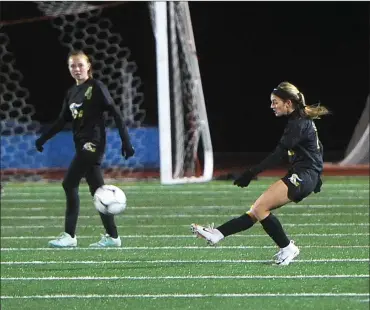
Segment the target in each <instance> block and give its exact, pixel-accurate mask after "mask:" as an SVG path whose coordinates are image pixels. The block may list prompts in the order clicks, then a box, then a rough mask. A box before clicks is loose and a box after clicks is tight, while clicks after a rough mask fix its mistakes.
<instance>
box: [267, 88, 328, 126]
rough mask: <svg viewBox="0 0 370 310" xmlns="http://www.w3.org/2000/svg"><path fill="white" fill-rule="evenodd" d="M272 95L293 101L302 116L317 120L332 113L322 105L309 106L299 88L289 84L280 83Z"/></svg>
mask: <svg viewBox="0 0 370 310" xmlns="http://www.w3.org/2000/svg"><path fill="white" fill-rule="evenodd" d="M272 93H273V94H275V95H276V96H278V97H280V98H281V99H283V100H291V101H292V102H293V105H294V106H295V109H298V110H299V113H300V114H301V115H302V116H306V117H309V118H311V119H317V118H320V117H321V116H323V115H326V114H330V111H329V110H328V109H327V108H326V107H324V106H322V105H320V103H319V104H316V105H307V104H306V100H305V98H304V95H303V94H302V93H301V92H300V91H299V90H298V88H297V87H295V86H294V85H293V84H291V83H289V82H282V83H280V84H279V85H278V86H277V87H276V88H275V89H274V90H273V92H272Z"/></svg>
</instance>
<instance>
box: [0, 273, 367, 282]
mask: <svg viewBox="0 0 370 310" xmlns="http://www.w3.org/2000/svg"><path fill="white" fill-rule="evenodd" d="M347 278H349V279H351V278H369V275H368V274H334V275H330V274H329V275H320V274H318V275H299V276H298V275H295V276H269V275H267V276H265V275H252V276H236V275H231V276H158V277H149V276H148V277H135V276H126V277H117V276H111V277H17V278H14V277H4V278H1V279H0V280H1V281H90V280H96V281H104V280H108V281H109V280H139V281H140V280H203V279H206V280H211V279H215V280H218V279H220V280H229V279H232V280H233V279H347Z"/></svg>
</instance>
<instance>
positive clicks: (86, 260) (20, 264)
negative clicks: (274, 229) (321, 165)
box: [1, 177, 369, 310]
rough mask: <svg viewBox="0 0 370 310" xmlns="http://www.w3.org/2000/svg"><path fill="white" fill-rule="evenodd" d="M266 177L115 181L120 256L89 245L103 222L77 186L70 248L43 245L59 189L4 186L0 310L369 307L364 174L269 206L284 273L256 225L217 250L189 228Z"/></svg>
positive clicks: (243, 202)
mask: <svg viewBox="0 0 370 310" xmlns="http://www.w3.org/2000/svg"><path fill="white" fill-rule="evenodd" d="M274 180H275V179H271V178H265V179H261V180H259V181H257V182H253V183H252V184H251V185H250V186H249V187H248V188H247V189H240V188H238V187H235V186H232V185H231V182H221V181H214V182H211V183H208V184H196V185H194V184H193V185H175V186H161V185H159V183H157V182H143V183H126V184H115V185H118V186H120V187H121V188H123V189H124V191H125V192H126V195H127V198H128V207H127V209H126V211H125V213H124V214H123V215H120V216H118V217H117V219H116V222H117V225H118V228H119V233H120V235H121V238H122V241H123V247H122V248H119V249H105V250H104V249H89V248H88V245H89V244H90V243H92V242H95V241H97V240H98V239H99V238H100V233H103V231H102V225H101V223H100V218H99V216H98V215H97V214H96V212H95V209H94V208H93V206H92V201H91V197H90V196H89V193H88V190H87V187H86V185H84V184H83V185H81V190H80V194H81V196H80V197H81V212H80V218H79V222H78V227H77V236H78V242H79V244H78V248H76V249H49V248H47V246H46V245H47V241H48V240H49V239H52V238H53V237H55V236H57V235H59V233H60V232H62V231H63V225H64V205H65V202H64V192H63V189H62V187H61V185H60V184H59V183H55V184H54V183H50V184H43V183H27V184H16V183H14V184H12V183H8V184H7V185H6V188H5V196H3V197H2V201H1V309H2V310H10V309H17V310H21V309H22V310H24V309H32V310H33V309H34V310H39V309H40V310H41V309H63V310H67V309H83V310H84V309H92V310H95V309H99V310H102V309H109V310H116V309H117V310H118V309H140V310H146V309H197V310H201V309H207V310H210V309H212V310H215V309H230V310H234V309H261V310H264V309H266V310H268V309H274V310H277V309H284V310H289V309H299V310H302V309H315V310H321V309H325V310H328V309H338V310H340V309H355V310H360V309H369V178H367V177H363V178H360V177H352V178H335V177H332V178H326V179H325V181H324V186H323V191H322V192H321V193H319V194H317V195H312V196H310V197H309V198H307V199H306V200H304V201H302V202H301V203H299V204H289V205H287V206H285V207H284V208H282V209H280V210H277V211H276V212H275V214H277V215H278V216H279V218H280V220H281V222H282V224H283V225H284V227H285V229H286V231H287V232H288V234H289V235H290V236H291V237H292V238H293V239H294V240H295V242H296V244H297V245H298V246H299V247H300V250H301V254H300V256H299V257H298V258H297V259H296V260H295V261H294V262H293V263H292V264H290V265H289V266H286V267H277V266H274V265H272V256H273V255H274V254H275V253H276V251H277V248H276V246H275V245H274V244H273V243H272V241H271V240H270V239H269V238H268V237H267V236H266V235H265V233H264V231H263V230H262V228H261V226H260V224H256V225H255V226H254V227H253V228H252V229H250V230H249V231H247V232H243V233H240V234H238V235H234V236H230V237H228V238H227V239H225V240H223V241H222V242H221V243H220V245H219V246H217V247H216V248H214V247H209V246H206V244H205V242H204V240H201V239H196V238H194V237H193V236H192V235H191V234H190V230H189V224H190V223H192V222H196V223H201V224H207V223H212V222H214V223H215V224H216V225H218V224H221V223H223V222H225V221H227V220H228V219H230V218H232V217H234V216H239V215H240V214H242V213H243V212H244V211H246V210H247V209H249V207H250V205H251V204H252V203H253V201H254V200H255V199H256V198H257V197H258V195H259V194H260V193H261V192H262V191H263V190H264V189H265V188H266V187H267V186H268V185H269V184H271V183H272V182H273V181H274Z"/></svg>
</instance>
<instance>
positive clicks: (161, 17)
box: [154, 2, 213, 184]
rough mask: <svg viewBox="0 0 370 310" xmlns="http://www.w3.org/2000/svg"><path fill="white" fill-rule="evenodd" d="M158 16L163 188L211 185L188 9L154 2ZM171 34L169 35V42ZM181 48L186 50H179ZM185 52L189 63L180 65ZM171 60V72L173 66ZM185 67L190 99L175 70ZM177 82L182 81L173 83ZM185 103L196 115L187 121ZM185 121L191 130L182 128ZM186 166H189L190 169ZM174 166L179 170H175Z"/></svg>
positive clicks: (184, 4) (209, 147)
mask: <svg viewBox="0 0 370 310" xmlns="http://www.w3.org/2000/svg"><path fill="white" fill-rule="evenodd" d="M154 16H155V26H154V29H155V38H156V53H157V85H158V88H157V89H158V92H157V94H158V114H159V140H160V171H161V182H162V184H177V183H187V182H207V181H210V180H211V179H212V175H213V151H212V143H211V138H210V131H209V125H208V120H207V113H206V109H205V101H204V95H203V89H202V83H201V78H200V72H199V65H198V60H197V55H196V49H195V41H194V34H193V29H192V24H191V19H190V11H189V6H188V3H187V2H176V3H175V2H155V3H154ZM168 17H169V18H168ZM168 34H170V40H169V39H168ZM178 42H180V43H181V44H182V46H178V45H177V44H178ZM169 47H170V48H169ZM181 48H182V49H183V55H184V56H183V58H184V59H179V58H180V54H179V53H178V52H179V49H181ZM169 50H170V51H169ZM170 53H171V54H170ZM170 55H171V59H172V66H170ZM181 61H182V62H185V65H187V66H188V70H189V76H190V81H188V84H189V85H188V87H189V88H190V89H189V90H188V91H189V92H190V93H188V94H184V93H183V88H181V87H180V86H181V85H180V86H179V84H181V82H182V81H181V76H180V74H178V72H176V70H178V69H179V67H177V66H176V65H175V64H180V63H181ZM171 67H172V83H171V74H170V71H171ZM174 77H177V78H175V79H174ZM171 85H172V92H173V94H172V105H171V93H170V91H171V89H170V88H171ZM183 100H188V102H186V103H185V104H187V105H188V106H189V107H188V108H189V110H190V112H188V113H192V114H193V115H192V116H189V115H185V117H184V115H183V113H184V109H182V107H183V104H184V102H182V101H183ZM171 109H173V110H174V111H172V112H173V113H175V117H174V118H171ZM184 121H188V122H190V124H183V122H184ZM172 123H174V124H172ZM186 126H188V128H189V129H188V130H189V131H188V132H185V129H184V128H186ZM186 135H187V136H188V137H189V139H188V140H185V138H186ZM171 136H172V137H171ZM172 141H174V143H175V147H174V148H172ZM200 141H202V143H203V171H202V173H201V174H200V175H196V172H197V171H196V166H197V160H198V150H199V145H198V144H199V142H200ZM186 144H188V145H186ZM173 150H174V151H173ZM172 155H174V156H172ZM187 157H188V158H189V159H188V158H187ZM187 160H190V162H188V163H187V162H186V161H187ZM173 162H174V165H172V163H173ZM189 171H190V173H189Z"/></svg>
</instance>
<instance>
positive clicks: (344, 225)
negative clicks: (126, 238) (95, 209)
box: [1, 223, 370, 229]
mask: <svg viewBox="0 0 370 310" xmlns="http://www.w3.org/2000/svg"><path fill="white" fill-rule="evenodd" d="M297 225H299V227H321V226H325V227H329V226H334V227H352V226H356V227H357V226H369V225H370V224H369V223H299V224H292V223H286V224H285V223H284V226H287V227H297ZM79 227H81V228H96V225H83V224H82V225H79ZM117 227H118V228H138V227H140V229H141V228H169V227H176V228H180V227H187V228H189V225H177V224H166V225H165V226H164V225H156V224H152V225H151V224H149V225H146V224H137V225H117ZM45 228H62V226H60V227H59V226H57V225H10V226H9V225H1V229H45Z"/></svg>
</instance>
